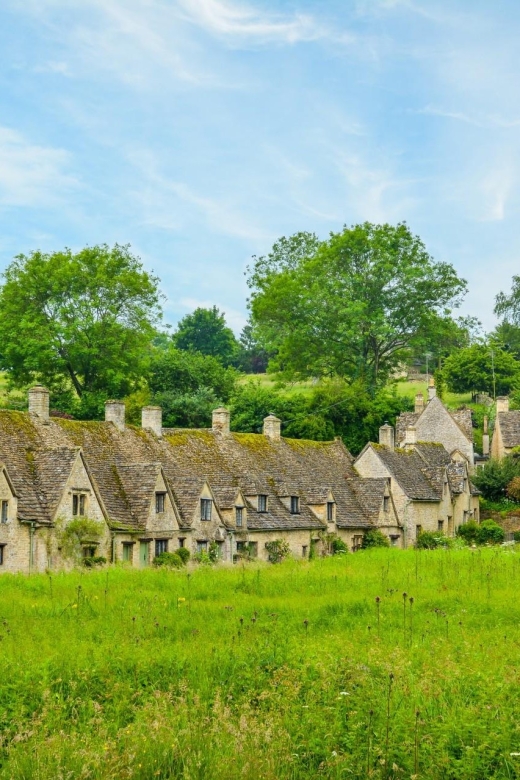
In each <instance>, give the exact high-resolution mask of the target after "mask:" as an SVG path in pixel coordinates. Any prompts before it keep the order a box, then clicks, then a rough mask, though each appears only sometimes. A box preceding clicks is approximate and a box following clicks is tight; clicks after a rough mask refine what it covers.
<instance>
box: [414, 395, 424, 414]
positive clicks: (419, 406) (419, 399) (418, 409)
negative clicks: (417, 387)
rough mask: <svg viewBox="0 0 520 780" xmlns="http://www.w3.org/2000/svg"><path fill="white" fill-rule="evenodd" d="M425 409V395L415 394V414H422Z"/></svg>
mask: <svg viewBox="0 0 520 780" xmlns="http://www.w3.org/2000/svg"><path fill="white" fill-rule="evenodd" d="M423 411H424V395H423V394H422V393H417V395H416V396H415V414H421V413H422V412H423Z"/></svg>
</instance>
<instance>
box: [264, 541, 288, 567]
mask: <svg viewBox="0 0 520 780" xmlns="http://www.w3.org/2000/svg"><path fill="white" fill-rule="evenodd" d="M265 549H266V550H267V554H268V560H269V561H270V563H281V562H282V561H283V560H284V559H285V558H287V556H288V555H289V553H290V551H291V548H290V547H289V542H288V541H287V540H286V539H273V541H272V542H266V545H265Z"/></svg>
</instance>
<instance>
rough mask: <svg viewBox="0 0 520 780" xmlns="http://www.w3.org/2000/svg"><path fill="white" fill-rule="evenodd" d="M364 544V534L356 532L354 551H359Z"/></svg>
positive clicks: (353, 541)
mask: <svg viewBox="0 0 520 780" xmlns="http://www.w3.org/2000/svg"><path fill="white" fill-rule="evenodd" d="M362 544H363V534H359V535H358V534H355V535H354V536H353V538H352V552H357V551H358V550H361V545H362Z"/></svg>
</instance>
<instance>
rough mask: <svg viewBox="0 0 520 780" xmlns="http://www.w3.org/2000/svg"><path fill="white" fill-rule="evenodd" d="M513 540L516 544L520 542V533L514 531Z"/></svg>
mask: <svg viewBox="0 0 520 780" xmlns="http://www.w3.org/2000/svg"><path fill="white" fill-rule="evenodd" d="M513 539H514V541H515V542H520V531H513Z"/></svg>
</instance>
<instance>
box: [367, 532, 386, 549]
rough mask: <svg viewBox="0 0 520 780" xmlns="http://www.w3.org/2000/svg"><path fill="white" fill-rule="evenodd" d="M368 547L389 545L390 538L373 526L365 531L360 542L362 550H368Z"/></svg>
mask: <svg viewBox="0 0 520 780" xmlns="http://www.w3.org/2000/svg"><path fill="white" fill-rule="evenodd" d="M370 547H390V540H389V539H388V536H385V535H384V533H382V531H380V530H379V528H373V529H372V530H370V531H367V532H366V534H365V535H364V536H363V542H362V543H361V548H362V549H363V550H368V549H369V548H370Z"/></svg>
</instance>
